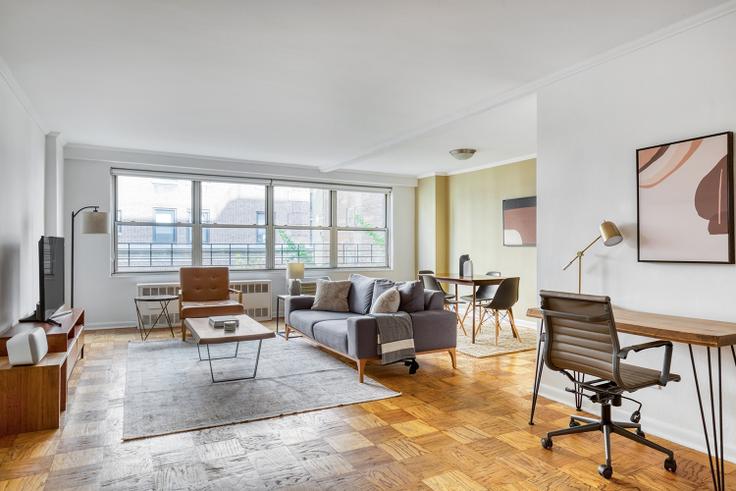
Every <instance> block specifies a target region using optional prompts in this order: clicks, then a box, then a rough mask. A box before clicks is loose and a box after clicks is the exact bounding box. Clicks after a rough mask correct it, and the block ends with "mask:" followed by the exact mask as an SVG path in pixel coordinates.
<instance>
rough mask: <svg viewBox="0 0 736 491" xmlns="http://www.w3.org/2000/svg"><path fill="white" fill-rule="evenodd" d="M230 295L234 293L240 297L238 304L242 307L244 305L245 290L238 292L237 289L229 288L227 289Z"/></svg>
mask: <svg viewBox="0 0 736 491" xmlns="http://www.w3.org/2000/svg"><path fill="white" fill-rule="evenodd" d="M227 290H228V291H229V292H230V293H234V294H236V295H237V296H238V303H239V304H241V305H242V303H243V290H236V289H235V288H228V289H227Z"/></svg>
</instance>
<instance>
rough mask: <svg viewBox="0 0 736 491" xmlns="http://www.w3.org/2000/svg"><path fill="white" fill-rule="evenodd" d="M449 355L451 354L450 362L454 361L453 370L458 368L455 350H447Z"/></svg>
mask: <svg viewBox="0 0 736 491" xmlns="http://www.w3.org/2000/svg"><path fill="white" fill-rule="evenodd" d="M447 352H448V353H450V360H451V361H452V368H457V354H456V353H455V348H450V349H448V350H447Z"/></svg>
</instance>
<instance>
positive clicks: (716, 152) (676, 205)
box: [636, 132, 734, 264]
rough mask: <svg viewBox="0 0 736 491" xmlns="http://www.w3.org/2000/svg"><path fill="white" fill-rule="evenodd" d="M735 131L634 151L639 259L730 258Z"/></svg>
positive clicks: (710, 260) (714, 260) (730, 260)
mask: <svg viewBox="0 0 736 491" xmlns="http://www.w3.org/2000/svg"><path fill="white" fill-rule="evenodd" d="M732 147H733V133H732V132H726V133H719V134H717V135H710V136H704V137H700V138H693V139H691V140H684V141H679V142H674V143H668V144H665V145H657V146H654V147H647V148H640V149H639V150H637V151H636V164H637V182H638V198H639V200H638V201H639V223H638V227H639V261H666V262H703V263H729V264H733V262H734V242H733V240H734V238H733V154H732Z"/></svg>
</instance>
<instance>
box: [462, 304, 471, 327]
mask: <svg viewBox="0 0 736 491" xmlns="http://www.w3.org/2000/svg"><path fill="white" fill-rule="evenodd" d="M468 312H470V302H468V306H467V307H465V313H464V314H463V320H461V321H460V323H461V324H465V319H467V318H468Z"/></svg>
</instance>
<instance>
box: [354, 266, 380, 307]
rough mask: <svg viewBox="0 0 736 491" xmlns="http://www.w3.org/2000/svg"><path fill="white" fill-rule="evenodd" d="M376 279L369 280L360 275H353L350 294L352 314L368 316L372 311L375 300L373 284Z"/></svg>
mask: <svg viewBox="0 0 736 491" xmlns="http://www.w3.org/2000/svg"><path fill="white" fill-rule="evenodd" d="M375 282H376V279H375V278H369V277H367V276H363V275H360V274H354V273H353V274H351V275H350V283H351V284H352V287H351V288H350V293H349V294H348V306H349V307H350V312H355V313H356V314H367V313H368V311H369V310H370V309H371V301H372V300H373V284H374V283H375Z"/></svg>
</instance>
